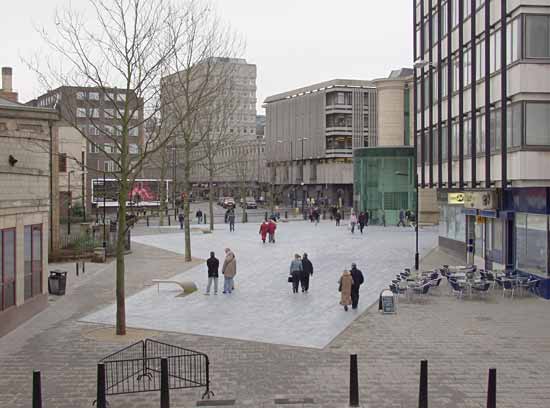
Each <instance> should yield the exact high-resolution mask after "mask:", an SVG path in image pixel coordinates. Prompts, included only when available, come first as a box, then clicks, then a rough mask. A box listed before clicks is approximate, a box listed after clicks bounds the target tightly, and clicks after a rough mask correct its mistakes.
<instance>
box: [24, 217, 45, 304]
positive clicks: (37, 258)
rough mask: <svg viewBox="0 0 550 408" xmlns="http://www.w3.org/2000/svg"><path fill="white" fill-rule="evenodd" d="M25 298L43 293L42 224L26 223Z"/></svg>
mask: <svg viewBox="0 0 550 408" xmlns="http://www.w3.org/2000/svg"><path fill="white" fill-rule="evenodd" d="M24 239H25V240H24V243H25V248H24V252H25V279H24V281H25V299H30V298H31V297H33V296H36V295H39V294H40V293H42V224H39V225H25V237H24Z"/></svg>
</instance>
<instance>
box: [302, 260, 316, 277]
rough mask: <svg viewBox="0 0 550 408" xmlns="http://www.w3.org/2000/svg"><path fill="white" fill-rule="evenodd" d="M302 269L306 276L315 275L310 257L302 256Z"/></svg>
mask: <svg viewBox="0 0 550 408" xmlns="http://www.w3.org/2000/svg"><path fill="white" fill-rule="evenodd" d="M302 270H303V271H304V275H305V276H310V275H313V264H312V263H311V261H310V260H309V259H308V258H302Z"/></svg>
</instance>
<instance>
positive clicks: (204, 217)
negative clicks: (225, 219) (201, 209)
mask: <svg viewBox="0 0 550 408" xmlns="http://www.w3.org/2000/svg"><path fill="white" fill-rule="evenodd" d="M203 219H204V224H205V225H206V214H204V216H203Z"/></svg>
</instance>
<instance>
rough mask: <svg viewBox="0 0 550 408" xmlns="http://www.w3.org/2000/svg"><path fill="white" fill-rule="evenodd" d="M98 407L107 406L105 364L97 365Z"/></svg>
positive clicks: (104, 407) (103, 407)
mask: <svg viewBox="0 0 550 408" xmlns="http://www.w3.org/2000/svg"><path fill="white" fill-rule="evenodd" d="M96 403H97V408H107V399H106V398H105V365H104V364H98V365H97V399H96Z"/></svg>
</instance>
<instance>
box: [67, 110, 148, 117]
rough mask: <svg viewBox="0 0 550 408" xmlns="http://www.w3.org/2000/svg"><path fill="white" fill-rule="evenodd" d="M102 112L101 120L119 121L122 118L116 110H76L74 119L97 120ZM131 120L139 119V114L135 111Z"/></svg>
mask: <svg viewBox="0 0 550 408" xmlns="http://www.w3.org/2000/svg"><path fill="white" fill-rule="evenodd" d="M102 110H103V118H105V119H120V118H121V117H122V116H121V115H120V114H119V111H118V109H113V108H104V109H102V108H76V117H77V118H91V119H98V118H99V117H100V115H101V111H102ZM132 119H139V112H138V111H137V110H136V111H135V112H134V113H133V114H132Z"/></svg>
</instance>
